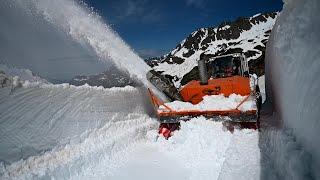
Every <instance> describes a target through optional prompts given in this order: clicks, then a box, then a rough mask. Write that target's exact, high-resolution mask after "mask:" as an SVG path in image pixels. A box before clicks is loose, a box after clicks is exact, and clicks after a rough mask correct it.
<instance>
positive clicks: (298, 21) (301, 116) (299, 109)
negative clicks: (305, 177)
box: [266, 0, 320, 179]
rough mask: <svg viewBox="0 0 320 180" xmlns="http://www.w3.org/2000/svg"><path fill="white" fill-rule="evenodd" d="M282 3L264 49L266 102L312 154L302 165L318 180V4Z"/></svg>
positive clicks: (315, 0) (312, 0)
mask: <svg viewBox="0 0 320 180" xmlns="http://www.w3.org/2000/svg"><path fill="white" fill-rule="evenodd" d="M284 2H285V5H284V8H283V11H282V12H281V14H280V16H279V18H278V19H277V22H276V24H275V26H274V29H273V32H272V36H271V37H270V40H269V43H268V47H267V56H266V82H267V93H268V94H267V101H269V102H272V104H273V105H274V110H275V111H276V114H277V116H278V118H279V120H280V121H281V122H283V124H284V126H285V127H287V128H289V129H291V130H292V131H293V135H294V136H295V138H296V139H297V141H298V142H300V143H301V144H302V147H303V150H304V151H306V152H309V153H310V154H311V157H309V158H308V159H306V160H305V161H303V162H301V163H302V164H304V166H305V167H307V168H306V169H308V170H309V171H312V173H314V174H313V175H311V177H312V176H313V178H315V179H320V173H319V171H318V169H319V167H320V151H319V149H320V140H319V129H320V121H319V117H320V106H319V102H320V95H319V92H320V78H319V73H320V46H319V42H320V35H319V32H320V20H319V10H320V1H318V0H309V1H299V0H285V1H284ZM292 161H296V160H295V159H291V161H290V162H292ZM289 166H290V167H293V166H292V165H291V164H290V165H289ZM309 177H310V176H309Z"/></svg>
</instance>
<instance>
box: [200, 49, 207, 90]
mask: <svg viewBox="0 0 320 180" xmlns="http://www.w3.org/2000/svg"><path fill="white" fill-rule="evenodd" d="M198 69H199V77H200V84H201V85H207V84H208V71H207V65H206V57H205V55H204V54H201V55H200V59H199V60H198Z"/></svg>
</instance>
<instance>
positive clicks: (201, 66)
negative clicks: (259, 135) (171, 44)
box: [147, 53, 262, 138]
mask: <svg viewBox="0 0 320 180" xmlns="http://www.w3.org/2000/svg"><path fill="white" fill-rule="evenodd" d="M198 71H199V72H198V77H199V78H195V79H199V80H191V81H190V82H189V83H187V84H186V85H184V86H182V87H181V88H180V89H179V90H178V89H177V88H176V87H175V86H174V85H173V83H172V82H171V81H170V80H168V79H166V78H165V76H164V75H161V74H160V73H158V72H156V71H153V70H152V71H149V72H148V73H147V78H148V80H149V81H150V82H151V83H152V84H153V85H154V86H156V87H157V88H158V89H159V90H160V91H162V92H163V93H164V94H166V96H168V98H169V99H170V100H171V102H163V101H162V100H160V99H159V98H157V97H156V96H155V94H154V93H153V92H152V91H151V90H150V89H149V94H150V97H151V101H152V104H153V106H154V109H155V112H156V114H157V116H158V119H159V121H160V128H159V133H160V134H162V135H163V136H164V137H166V138H169V137H170V136H171V134H172V132H173V131H174V130H176V129H178V128H179V127H180V121H186V120H189V119H191V118H193V117H197V116H204V117H206V118H208V119H209V120H215V121H223V122H224V125H226V126H227V128H228V129H229V130H231V131H233V128H234V126H235V125H236V126H240V127H242V128H254V129H257V128H259V122H258V117H259V109H260V106H261V102H262V100H261V95H260V91H259V86H258V80H257V77H256V76H254V75H250V74H249V67H248V61H247V60H246V58H245V56H244V55H243V54H240V53H236V54H228V55H222V56H216V57H208V56H207V55H204V54H202V55H201V56H200V59H199V60H198ZM235 97H237V98H235ZM220 104H221V106H220ZM230 128H231V129H230Z"/></svg>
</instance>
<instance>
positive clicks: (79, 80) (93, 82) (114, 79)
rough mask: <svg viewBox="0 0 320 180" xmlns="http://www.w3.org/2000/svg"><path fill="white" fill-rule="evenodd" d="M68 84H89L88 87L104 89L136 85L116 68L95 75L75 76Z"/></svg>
mask: <svg viewBox="0 0 320 180" xmlns="http://www.w3.org/2000/svg"><path fill="white" fill-rule="evenodd" d="M69 83H70V84H72V85H75V86H81V85H84V84H89V85H90V86H103V87H104V88H111V87H124V86H127V85H130V86H135V85H136V83H135V82H134V81H133V80H131V79H130V77H129V75H127V74H126V73H124V72H121V71H119V70H117V69H116V68H110V69H109V70H107V71H105V72H103V73H101V74H97V75H90V76H76V77H74V78H73V79H72V80H71V81H70V82H69Z"/></svg>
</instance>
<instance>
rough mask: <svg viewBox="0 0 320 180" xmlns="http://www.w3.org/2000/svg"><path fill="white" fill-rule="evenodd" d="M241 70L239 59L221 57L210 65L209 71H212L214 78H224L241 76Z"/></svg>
mask: <svg viewBox="0 0 320 180" xmlns="http://www.w3.org/2000/svg"><path fill="white" fill-rule="evenodd" d="M239 68H240V58H239V57H233V56H226V57H220V58H217V59H215V60H214V61H212V62H210V63H209V71H211V77H212V78H223V77H230V76H234V75H239Z"/></svg>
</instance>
